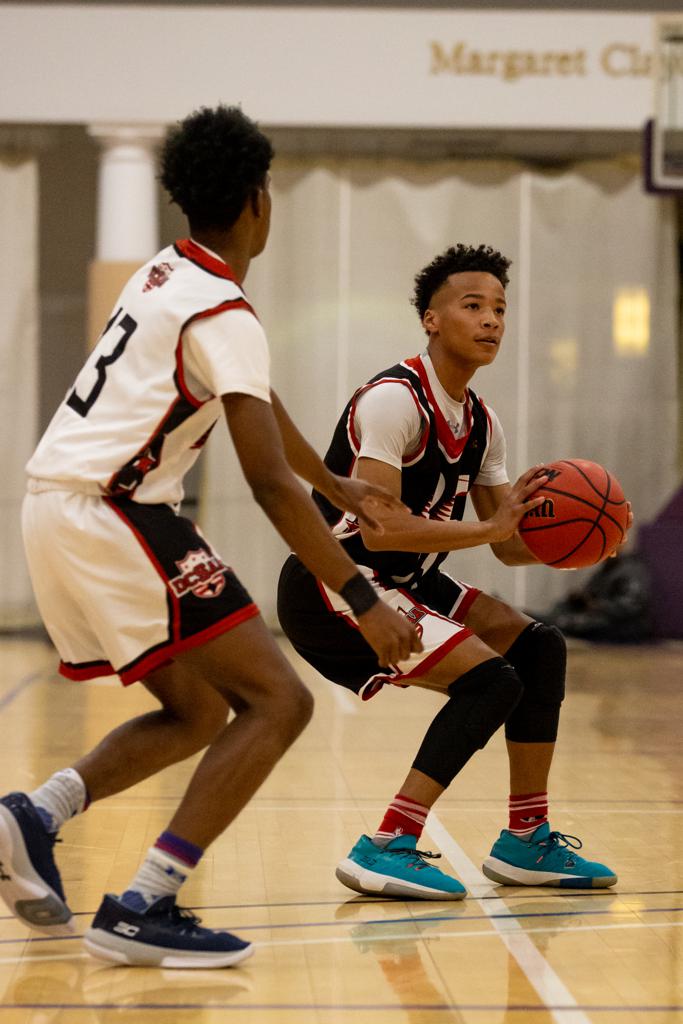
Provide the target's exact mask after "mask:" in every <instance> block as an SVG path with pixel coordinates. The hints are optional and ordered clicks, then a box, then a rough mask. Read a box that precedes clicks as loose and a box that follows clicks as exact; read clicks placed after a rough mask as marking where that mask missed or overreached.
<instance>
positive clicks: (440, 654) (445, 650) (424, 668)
mask: <svg viewBox="0 0 683 1024" xmlns="http://www.w3.org/2000/svg"><path fill="white" fill-rule="evenodd" d="M450 621H451V622H453V619H451V620H450ZM471 636H474V634H473V632H472V630H471V629H468V628H467V626H463V627H462V629H461V630H460V632H459V633H456V635H455V636H452V637H451V638H450V640H445V641H444V642H443V643H442V644H441V646H440V647H439V648H437V650H435V651H433V652H432V654H430V655H429V657H428V658H425V660H424V661H421V662H420V664H419V665H417V666H416V667H415V668H414V669H413V670H412V672H406V673H401V675H399V676H397V677H396V679H387V682H388V683H393V682H398V681H399V680H401V679H415V678H417V677H418V676H422V675H424V674H425V672H428V671H429V669H430V668H433V667H434V665H438V663H439V662H440V661H441V659H442V658H445V657H446V655H447V654H449V653H450V651H452V650H453V648H454V647H457V646H458V644H461V643H462V642H463V640H467V639H468V638H469V637H471Z"/></svg>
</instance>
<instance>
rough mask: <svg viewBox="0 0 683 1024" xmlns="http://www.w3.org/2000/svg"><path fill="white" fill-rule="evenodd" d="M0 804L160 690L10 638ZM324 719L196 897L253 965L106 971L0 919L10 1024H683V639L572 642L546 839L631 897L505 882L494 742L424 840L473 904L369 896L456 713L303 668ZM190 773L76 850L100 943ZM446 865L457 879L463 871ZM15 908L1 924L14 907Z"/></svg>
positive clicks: (114, 815)
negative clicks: (64, 668)
mask: <svg viewBox="0 0 683 1024" xmlns="http://www.w3.org/2000/svg"><path fill="white" fill-rule="evenodd" d="M0 650H1V652H2V663H3V667H4V671H3V675H2V680H1V682H0V715H1V716H2V719H3V722H2V725H3V728H2V736H3V743H2V747H1V748H0V767H1V768H2V778H3V780H4V782H3V789H4V790H5V791H6V790H10V789H23V790H27V789H29V790H30V789H32V788H33V787H35V786H36V785H37V784H38V783H39V782H41V781H42V780H43V778H44V777H45V776H47V775H48V774H49V773H51V772H52V771H53V770H55V769H56V768H58V767H63V766H66V765H68V764H70V763H71V762H72V761H73V760H75V759H76V757H77V756H78V755H80V754H81V753H82V752H83V751H85V750H87V749H88V748H89V747H91V746H92V745H93V744H94V743H95V742H96V741H97V740H98V739H99V738H100V736H101V735H102V734H103V733H104V732H106V731H107V730H108V729H110V728H111V727H112V726H113V725H115V724H117V723H118V722H120V721H123V720H124V719H126V718H129V717H130V716H131V715H132V714H135V713H139V712H141V711H144V710H146V709H147V708H149V707H151V706H152V700H151V698H150V697H149V696H148V695H147V694H146V692H145V691H143V689H142V687H139V686H133V687H130V688H129V689H128V690H127V691H124V690H123V689H122V688H121V687H120V686H119V685H118V684H115V683H112V682H110V681H105V680H102V681H96V682H92V683H71V682H67V681H65V680H61V679H59V678H58V677H57V675H56V672H55V666H56V658H55V655H54V653H53V651H52V649H51V648H50V647H48V646H47V645H46V644H44V643H42V642H41V641H40V640H26V639H14V638H4V639H3V640H2V641H1V642H0ZM287 650H288V652H289V653H290V656H291V657H292V658H293V660H294V661H295V663H296V664H297V665H298V667H299V669H300V670H301V672H302V674H303V675H304V677H305V678H306V679H307V681H308V683H309V685H310V686H311V688H312V689H313V691H314V693H315V696H316V712H315V716H314V719H313V722H312V723H311V725H310V726H309V728H308V729H307V730H306V732H305V733H304V735H303V736H302V738H301V739H300V740H299V741H298V742H297V744H296V745H295V746H294V748H293V749H292V750H291V751H290V752H289V754H288V755H287V756H286V758H285V759H284V761H283V762H281V764H280V765H279V767H278V768H277V769H276V771H275V772H274V774H273V775H272V776H271V778H270V779H269V780H268V781H267V783H266V784H265V786H264V787H263V788H262V790H261V791H260V792H259V793H258V795H257V797H256V799H255V800H254V801H253V802H252V803H251V804H250V806H249V807H248V808H247V809H246V810H245V811H244V812H243V813H242V815H241V816H240V817H239V818H238V820H237V821H236V822H235V824H234V825H233V826H232V827H231V828H230V829H229V830H228V831H227V832H226V833H225V835H224V836H223V837H221V839H219V840H218V842H217V843H216V844H215V845H214V846H213V847H212V848H211V849H210V851H209V852H208V854H207V855H206V856H205V858H204V860H203V862H202V865H201V866H200V868H199V869H198V871H197V873H196V874H197V877H196V878H195V879H193V880H192V882H191V883H189V884H188V885H187V886H186V887H185V889H184V890H183V902H184V903H185V904H186V905H188V906H191V907H192V908H194V909H195V910H196V912H197V913H199V915H200V916H201V917H202V918H203V921H204V923H205V924H207V925H209V926H215V927H220V926H224V927H227V928H229V929H230V930H234V931H235V932H237V933H238V934H239V935H241V936H243V937H244V938H249V939H251V940H252V941H253V942H254V943H255V944H256V952H255V955H254V956H253V957H252V958H251V959H250V960H248V961H246V963H245V964H244V965H243V966H240V967H237V968H234V969H227V970H213V971H208V970H199V971H189V970H186V971H168V970H154V969H147V968H117V967H108V966H106V965H104V964H101V963H98V962H96V961H94V960H92V959H91V958H90V957H88V956H87V954H85V953H84V952H83V951H82V949H81V945H80V941H79V938H78V937H74V938H68V939H46V938H40V937H38V936H37V933H33V935H32V934H30V933H29V932H28V930H27V929H26V928H24V927H23V926H22V925H21V924H19V923H18V922H16V921H15V920H14V919H13V918H11V917H9V916H8V915H7V913H6V912H5V913H2V914H1V915H0V991H1V992H2V1003H1V1005H0V1024H67V1022H68V1024H72V1022H73V1024H95V1022H100V1021H101V1022H110V1021H111V1022H113V1021H130V1022H135V1024H152V1022H159V1024H189V1022H192V1024H217V1022H219V1021H220V1022H225V1021H235V1022H236V1024H237V1022H239V1024H437V1022H438V1024H455V1022H458V1024H459V1022H464V1024H516V1022H527V1021H528V1022H533V1024H550V1022H558V1024H589V1022H590V1024H672V1022H674V1021H683V932H681V927H682V926H683V864H682V862H681V852H680V851H681V841H682V839H683V828H682V823H683V794H682V792H681V785H680V779H681V775H682V774H683V744H682V743H681V726H680V720H681V713H680V711H681V680H682V679H683V645H680V644H665V645H662V646H656V647H646V646H638V647H592V646H586V645H576V644H572V645H571V648H570V670H569V685H568V699H567V701H566V702H565V710H564V713H563V718H562V723H561V731H560V741H559V746H558V753H557V756H556V761H555V764H554V768H553V773H552V776H551V825H552V827H553V828H556V829H559V830H561V831H563V832H566V833H571V834H573V835H577V836H580V837H581V838H582V840H583V842H584V852H585V853H586V855H587V856H588V857H593V858H595V859H597V860H602V861H604V862H606V863H608V864H609V865H610V866H612V867H614V869H615V870H616V871H617V873H618V875H619V882H618V884H617V886H616V887H615V888H614V889H612V890H602V891H600V890H596V891H594V892H588V891H575V892H572V891H570V890H567V891H564V892H562V891H560V890H552V889H542V888H538V889H522V888H503V887H499V886H496V885H494V884H492V883H490V882H489V881H488V880H487V879H485V878H484V876H483V875H482V874H481V872H480V866H481V861H482V858H483V857H484V856H485V855H486V854H487V853H488V851H489V848H490V846H491V843H492V842H493V840H494V838H495V837H496V836H497V834H498V831H499V830H500V828H502V827H503V826H504V825H505V824H506V807H507V792H508V791H507V778H506V756H505V748H504V744H503V740H502V736H496V737H495V738H494V740H493V741H492V743H491V744H490V745H489V747H488V748H487V749H486V750H485V751H483V752H481V753H480V754H479V755H478V756H477V757H476V758H475V759H474V760H473V761H472V762H471V763H470V764H469V765H468V766H467V768H466V769H465V770H464V772H463V773H462V775H461V776H460V777H459V779H458V780H456V783H455V784H454V785H453V787H452V788H451V790H449V792H448V793H447V794H446V795H445V796H444V797H443V798H442V799H441V800H440V801H439V803H438V804H437V807H436V814H432V815H431V816H430V818H429V820H428V824H427V830H426V833H425V836H424V838H423V840H422V842H421V844H420V845H421V847H422V848H425V849H433V850H439V851H440V852H441V853H442V855H443V857H444V860H445V861H447V862H450V864H452V866H453V868H454V869H455V871H456V872H457V874H458V875H459V877H460V878H461V879H462V880H463V882H465V884H466V885H467V886H468V889H469V893H470V895H469V898H468V899H466V900H464V901H462V902H460V903H445V902H444V903H437V902H424V901H415V902H403V901H398V900H391V901H389V900H384V899H373V898H371V897H363V896H356V895H354V894H353V893H352V892H351V891H349V890H347V889H345V888H344V887H343V886H342V885H341V884H340V883H339V882H337V880H336V879H335V876H334V866H335V864H336V862H337V860H339V859H340V858H341V857H343V856H345V855H346V853H347V852H348V849H349V848H350V847H351V845H352V844H353V842H355V840H356V839H357V837H358V835H359V834H360V833H361V832H368V831H372V830H373V829H374V827H375V826H376V824H377V822H378V821H379V819H380V817H381V814H382V811H383V810H384V806H385V804H386V803H387V801H388V800H389V799H390V798H391V797H392V796H393V794H394V793H395V792H396V790H397V788H398V785H399V783H400V781H401V780H402V778H403V775H404V774H405V770H406V768H407V766H408V765H409V764H410V761H411V759H412V755H413V754H414V752H415V750H416V749H417V746H418V743H419V741H420V739H421V736H422V734H423V732H424V729H425V727H426V724H427V722H428V721H429V720H430V718H431V717H432V716H433V714H434V713H435V710H436V708H437V707H438V705H439V698H438V697H436V696H435V695H433V694H431V693H428V692H426V691H419V692H418V691H412V690H398V689H391V688H385V690H384V691H383V692H382V693H381V694H380V695H379V696H378V697H376V698H375V699H373V700H371V701H369V702H368V703H366V704H361V703H360V702H359V701H357V700H355V699H354V698H353V696H352V695H350V694H347V693H346V692H345V691H343V690H341V689H340V688H338V687H334V686H333V685H332V684H328V683H326V682H325V681H324V680H322V679H321V678H320V677H318V676H316V675H315V674H314V673H313V672H312V671H311V670H310V669H308V668H307V667H306V666H305V665H304V664H303V663H302V662H300V661H299V659H297V658H296V656H295V655H292V654H291V650H290V649H289V648H288V649H287ZM189 769H190V763H185V764H182V765H179V766H176V767H174V768H171V769H169V770H167V771H166V772H164V773H163V774H162V775H160V776H158V777H157V778H155V779H151V780H149V781H147V782H145V783H143V784H141V785H139V786H136V787H135V788H134V789H131V790H129V791H128V792H127V793H123V794H121V795H120V796H118V797H113V798H111V799H109V800H106V801H104V802H102V803H100V804H95V805H94V806H92V807H91V808H90V809H89V810H88V811H87V813H86V814H84V815H83V816H82V817H80V818H78V819H76V820H75V821H73V822H71V823H70V824H69V825H67V826H66V828H65V829H64V830H63V838H64V843H63V845H62V846H60V847H58V852H57V856H58V860H59V863H60V866H61V870H62V877H63V880H64V884H65V888H66V891H67V896H68V898H69V903H70V905H71V906H72V908H73V909H74V911H75V914H76V921H77V925H78V928H77V930H78V933H79V934H82V932H83V931H84V929H85V927H86V926H87V924H88V923H89V918H90V916H91V915H92V914H93V913H94V911H95V909H96V908H97V905H98V904H99V901H100V898H101V894H102V893H103V892H104V891H110V892H120V891H121V889H122V888H123V887H124V886H125V883H126V882H127V881H128V880H129V878H130V876H131V875H132V874H133V872H134V871H135V869H136V868H137V865H138V862H139V861H140V859H141V857H142V856H143V854H144V852H145V850H146V849H147V847H148V846H149V845H150V844H151V843H152V842H153V841H154V839H155V838H156V836H157V835H158V834H159V832H160V831H161V829H162V828H163V827H164V826H165V824H166V823H167V820H168V818H169V816H170V813H171V810H172V808H173V807H174V805H175V803H176V802H177V800H178V799H179V797H180V794H181V792H182V789H183V786H184V782H185V780H186V778H187V777H188V773H189ZM446 866H447V865H446ZM3 910H4V907H3Z"/></svg>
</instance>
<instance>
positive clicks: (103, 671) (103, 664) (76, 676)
mask: <svg viewBox="0 0 683 1024" xmlns="http://www.w3.org/2000/svg"><path fill="white" fill-rule="evenodd" d="M59 674H60V676H64V678H65V679H72V680H74V682H77V683H80V682H85V681H86V680H88V679H99V678H100V676H115V675H116V669H115V668H113V667H112V665H111V664H110V663H109V662H108V661H100V662H96V663H95V664H93V663H92V662H86V663H84V664H83V666H82V667H81V666H79V665H77V664H76V665H74V664H72V663H71V662H69V661H60V663H59Z"/></svg>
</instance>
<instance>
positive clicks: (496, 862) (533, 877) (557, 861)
mask: <svg viewBox="0 0 683 1024" xmlns="http://www.w3.org/2000/svg"><path fill="white" fill-rule="evenodd" d="M582 845H583V844H582V842H581V840H580V839H577V838H576V836H568V835H563V834H562V832H551V831H550V826H549V825H548V822H547V821H546V822H544V823H543V824H542V825H539V826H538V828H537V829H536V831H535V832H534V833H533V834H532V836H531V838H530V839H529V840H528V841H527V840H525V839H518V838H517V836H514V835H513V834H512V833H511V832H508V830H507V829H503V831H502V832H501V833H500V836H499V838H498V839H497V840H496V842H495V843H494V844H493V849H492V850H491V853H490V855H489V856H488V857H487V858H486V860H485V861H484V864H483V866H482V871H483V872H484V874H485V875H486V877H487V878H490V879H491V880H492V881H493V882H500V883H501V885H552V886H557V887H559V888H561V889H606V888H607V887H608V886H610V885H614V884H615V882H616V881H617V876H616V875H615V874H614V872H613V871H611V870H610V869H609V868H608V867H606V866H605V865H604V864H598V863H596V862H595V861H591V860H585V859H584V858H583V857H579V855H578V854H577V853H576V850H580V849H581V847H582Z"/></svg>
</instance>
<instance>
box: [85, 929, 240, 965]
mask: <svg viewBox="0 0 683 1024" xmlns="http://www.w3.org/2000/svg"><path fill="white" fill-rule="evenodd" d="M83 945H84V947H85V949H86V950H87V951H88V953H90V955H91V956H94V957H95V959H96V960H104V961H105V963H109V964H120V965H122V966H127V967H166V968H178V969H179V968H188V967H189V968H204V969H206V968H207V967H234V965H235V964H239V963H241V962H242V960H247V959H248V958H249V957H250V956H251V955H252V953H253V952H254V947H253V946H252V945H249V946H246V948H245V949H238V950H234V951H233V952H231V953H204V952H197V953H193V952H192V951H191V950H184V949H176V950H173V949H166V948H164V947H163V946H151V945H149V944H147V943H145V942H135V941H133V940H132V939H125V938H123V937H122V936H118V935H112V934H111V932H106V931H104V930H103V929H102V928H89V929H88V931H87V932H86V933H85V936H84V938H83Z"/></svg>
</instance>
